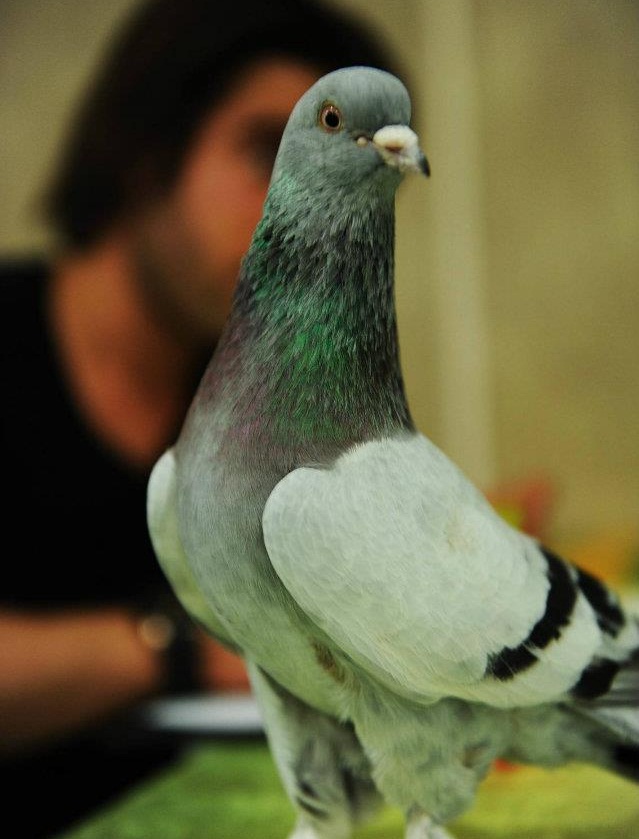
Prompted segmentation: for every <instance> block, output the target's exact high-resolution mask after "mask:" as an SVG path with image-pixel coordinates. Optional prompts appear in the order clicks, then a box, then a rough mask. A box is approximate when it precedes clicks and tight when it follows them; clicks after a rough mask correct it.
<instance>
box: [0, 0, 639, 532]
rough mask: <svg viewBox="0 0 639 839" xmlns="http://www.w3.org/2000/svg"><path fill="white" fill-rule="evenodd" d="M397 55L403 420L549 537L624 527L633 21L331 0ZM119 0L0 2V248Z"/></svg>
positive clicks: (572, 0)
mask: <svg viewBox="0 0 639 839" xmlns="http://www.w3.org/2000/svg"><path fill="white" fill-rule="evenodd" d="M341 4H342V5H345V6H347V7H351V8H354V9H355V10H357V11H360V12H361V13H362V14H363V15H365V16H369V17H370V19H371V20H372V22H373V23H374V24H375V25H377V26H380V27H381V28H382V30H383V31H384V33H385V34H386V35H387V37H388V38H389V40H390V41H391V43H392V44H393V46H395V48H396V49H397V50H399V51H400V52H401V55H402V58H403V60H404V61H405V63H406V66H407V69H408V71H409V77H410V80H411V86H412V88H413V94H414V98H415V100H416V103H417V106H418V118H417V126H416V127H417V128H418V130H419V132H420V134H421V135H422V136H423V144H424V146H425V148H426V150H427V153H428V155H429V157H430V159H431V164H432V168H433V178H432V179H431V182H430V183H426V182H418V181H417V180H414V181H412V182H410V183H407V184H405V185H404V187H403V188H402V192H401V195H400V201H399V214H398V305H399V312H400V327H401V333H402V348H403V355H404V362H405V367H406V376H407V382H408V388H409V395H410V401H411V405H412V407H413V411H414V413H415V416H416V419H417V421H418V424H419V425H420V427H421V428H422V430H424V431H425V432H426V433H428V434H430V435H431V436H432V437H433V438H434V439H435V440H436V441H437V442H438V443H439V444H440V445H442V447H443V448H445V449H446V450H447V451H448V452H449V453H450V454H451V455H452V456H453V458H454V459H455V460H457V461H458V462H459V463H460V465H461V466H462V467H463V468H465V469H466V470H467V471H468V472H469V473H470V474H471V475H472V476H473V477H474V478H476V479H477V480H478V481H480V482H481V483H482V484H486V485H488V484H490V485H492V484H494V483H495V482H497V481H502V480H506V479H510V478H520V477H525V476H528V475H531V474H539V473H543V474H547V475H549V476H550V477H551V478H552V479H553V481H555V483H556V486H557V489H558V492H559V494H558V498H557V506H556V509H555V513H554V519H553V521H554V527H553V533H554V535H555V536H556V537H558V538H570V537H573V536H582V535H583V536H587V535H589V534H596V533H599V532H601V531H604V530H609V529H613V528H619V527H623V528H627V527H633V528H636V529H637V530H639V520H638V517H637V507H638V505H637V501H638V499H639V420H638V414H639V363H638V361H637V359H638V358H639V328H638V327H639V166H638V164H637V150H638V149H639V120H638V119H637V115H638V113H639V74H638V73H637V67H639V19H638V18H637V15H636V5H635V4H633V3H632V2H630V0H587V2H584V0H534V1H533V0H529V2H527V0H475V2H472V1H471V0H466V2H462V0H430V2H426V0H423V2H420V0H377V2H376V3H375V4H373V3H370V2H368V0H366V1H365V0H342V3H341ZM130 5H131V0H110V2H108V3H107V2H96V3H87V2H85V0H3V3H2V5H1V6H0V16H1V20H0V113H1V114H2V121H1V129H0V130H1V131H2V134H1V136H0V143H1V146H0V147H1V148H2V163H1V165H0V194H2V196H3V201H2V202H1V205H0V248H1V249H2V250H3V251H7V250H8V249H12V250H15V249H19V250H25V249H29V248H30V247H32V246H34V245H41V244H42V243H43V242H44V241H45V240H46V233H45V231H44V230H43V228H42V227H41V226H39V225H38V224H37V222H36V220H35V218H34V216H33V205H34V200H35V197H36V195H37V191H38V187H39V185H40V184H41V183H42V180H43V178H44V176H45V174H46V172H47V170H48V168H49V166H50V163H51V160H52V159H53V155H54V153H55V149H56V147H57V144H58V143H59V139H60V136H61V133H62V130H63V126H64V121H65V119H66V116H67V114H68V112H69V109H70V108H71V106H72V103H73V101H74V99H75V97H76V96H77V94H78V91H79V90H80V89H81V87H82V83H83V79H84V76H85V74H86V72H87V71H88V69H89V68H90V66H91V64H92V62H93V59H94V57H95V55H96V50H97V49H98V46H99V45H100V44H101V42H102V40H103V38H104V37H105V36H106V33H108V31H109V27H110V25H111V24H112V22H113V21H115V20H117V19H118V18H119V17H120V15H121V14H122V12H123V11H124V10H125V9H127V8H128V7H129V6H130Z"/></svg>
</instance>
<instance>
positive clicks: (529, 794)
mask: <svg viewBox="0 0 639 839" xmlns="http://www.w3.org/2000/svg"><path fill="white" fill-rule="evenodd" d="M293 820H294V817H293V811H292V809H291V806H290V805H289V803H288V801H287V799H286V797H285V795H284V793H283V791H282V788H281V786H280V782H279V779H278V776H277V774H276V771H275V768H274V766H273V763H272V760H271V757H270V754H269V752H268V749H267V747H266V745H265V744H264V743H263V742H262V741H248V742H247V741H241V742H237V743H236V742H231V743H226V742H212V743H205V744H201V745H196V746H194V747H193V748H192V749H191V750H190V751H189V752H188V753H187V754H186V755H185V756H184V758H183V759H182V760H181V761H180V762H179V763H178V764H176V765H175V766H174V767H172V768H171V769H169V770H167V771H165V772H164V773H162V774H161V775H158V776H156V777H155V778H154V779H153V780H151V781H147V782H146V783H145V784H143V785H141V786H140V787H138V788H137V789H135V790H133V791H131V792H130V793H128V794H127V795H126V796H124V797H123V798H121V799H120V800H119V801H117V802H115V803H114V804H112V805H111V806H110V807H108V808H107V809H105V810H104V811H102V812H101V813H99V814H98V815H96V816H94V817H93V818H92V819H91V820H89V821H87V822H85V823H84V824H82V825H79V826H77V827H76V828H75V829H74V830H72V831H69V832H66V833H65V834H63V836H64V839H285V837H286V836H287V835H288V832H289V831H290V829H291V827H292V825H293ZM449 829H450V830H451V832H453V834H454V835H455V836H456V837H457V839H492V837H495V839H497V837H499V839H506V837H508V839H639V791H638V788H637V786H635V785H634V784H632V783H631V782H629V781H625V780H622V779H620V778H617V777H615V776H613V775H611V774H609V773H607V772H603V771H600V770H597V769H593V768H592V767H588V766H582V765H573V766H569V767H566V768H562V769H560V770H554V771H543V770H540V769H536V768H530V767H516V768H514V769H511V770H507V771H503V770H495V771H493V772H492V773H491V774H490V775H489V777H488V778H487V779H486V780H485V781H484V783H483V784H482V786H481V788H480V790H479V793H478V795H477V800H476V803H475V806H474V807H473V809H472V810H470V811H469V812H468V813H467V814H466V815H465V816H463V818H461V819H459V820H457V821H456V822H455V823H454V824H452V825H450V826H449ZM402 835H403V825H402V818H401V814H400V813H399V812H397V811H396V810H393V809H390V808H389V809H385V810H382V812H381V813H380V814H379V815H378V816H377V818H376V819H375V820H374V821H373V822H371V823H370V824H368V825H366V826H363V827H361V828H359V829H358V830H357V831H356V833H355V837H356V839H365V837H367V839H401V837H402Z"/></svg>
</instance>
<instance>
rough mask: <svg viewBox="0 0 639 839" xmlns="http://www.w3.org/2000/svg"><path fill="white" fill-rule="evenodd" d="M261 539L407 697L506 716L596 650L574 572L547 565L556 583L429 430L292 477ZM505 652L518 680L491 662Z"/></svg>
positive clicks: (544, 697)
mask: <svg viewBox="0 0 639 839" xmlns="http://www.w3.org/2000/svg"><path fill="white" fill-rule="evenodd" d="M263 530H264V539H265V544H266V548H267V551H268V554H269V557H270V559H271V562H272V564H273V567H274V568H275V570H276V572H277V574H278V575H279V576H280V578H281V579H282V581H283V582H284V584H285V586H286V587H287V589H288V590H289V592H290V593H291V595H292V596H293V597H294V598H295V600H296V601H297V602H298V604H299V605H300V606H301V607H302V609H304V610H305V612H306V613H307V614H308V615H309V616H310V617H311V618H312V620H313V621H314V622H315V623H316V624H317V625H318V626H319V627H321V629H322V630H324V631H325V632H326V633H327V634H328V635H329V636H330V637H331V638H332V639H333V641H334V642H335V643H336V645H337V646H338V647H339V648H340V649H341V650H343V652H344V653H346V655H348V656H349V657H350V658H351V659H352V660H353V661H355V662H356V663H357V664H358V665H360V666H361V667H363V668H364V669H365V670H367V671H368V672H369V673H371V674H374V675H375V677H376V678H378V679H380V680H381V681H383V682H384V683H386V684H387V685H389V686H392V687H393V688H394V689H395V690H396V691H399V692H402V693H404V694H405V695H411V696H415V697H416V698H417V697H419V698H420V699H422V700H425V701H428V700H429V699H436V698H439V697H441V696H445V695H454V696H459V697H462V698H468V699H475V700H479V701H484V702H488V703H489V704H493V705H499V706H505V707H508V706H515V705H527V704H535V703H539V702H543V701H552V700H554V699H557V698H559V697H561V696H562V695H564V694H565V693H566V692H567V691H569V689H570V688H571V687H572V686H573V685H574V684H575V682H577V680H578V679H579V677H580V676H581V673H582V671H583V670H584V669H585V668H586V667H587V666H588V664H589V662H590V661H591V659H592V658H593V655H595V653H596V651H597V649H598V648H599V646H600V644H601V631H600V629H599V627H598V626H597V621H596V619H595V616H594V612H593V610H592V608H591V607H590V604H589V603H588V601H587V600H586V599H585V598H584V597H583V596H582V595H581V593H579V592H578V590H577V587H576V586H575V585H574V582H573V579H572V577H571V575H570V574H571V572H569V571H568V570H567V568H566V566H565V565H564V564H563V563H561V562H560V561H558V560H555V559H554V558H552V557H550V559H551V560H554V561H555V563H556V565H557V567H556V569H555V571H556V575H557V576H558V577H559V578H560V579H559V582H558V583H557V582H555V583H554V584H553V580H552V574H551V573H550V566H549V558H548V556H547V555H546V554H545V553H544V552H543V551H542V550H541V549H540V548H539V546H538V545H537V543H536V542H535V541H534V540H532V539H530V538H529V537H526V536H524V535H523V534H521V533H519V532H518V531H516V530H514V529H513V528H511V527H510V526H509V525H507V524H506V522H504V521H503V520H502V519H501V518H500V517H499V516H498V515H497V514H496V513H495V512H494V511H493V510H492V508H491V507H490V505H489V504H488V502H487V501H486V500H485V499H484V498H483V496H482V495H481V494H480V493H479V492H478V491H477V490H476V489H475V488H474V487H473V486H472V484H471V483H470V482H469V481H468V480H467V479H466V478H465V477H464V475H463V474H462V473H461V472H460V471H459V470H458V469H457V468H456V467H455V466H454V465H453V464H452V463H451V462H450V461H449V460H448V459H447V458H446V456H445V455H443V454H442V453H441V452H440V451H439V450H438V449H437V448H436V447H435V446H434V445H433V444H432V443H430V442H429V441H428V440H427V439H426V438H425V437H423V436H421V435H417V434H415V435H405V436H402V437H398V438H393V439H387V440H380V441H373V442H368V443H365V444H362V445H359V446H356V447H354V448H352V449H350V450H349V451H348V452H346V453H345V454H344V455H342V456H341V457H340V458H339V459H338V460H337V461H336V462H335V464H334V465H333V466H332V467H331V468H328V469H317V468H299V469H296V470H295V471H293V472H291V473H290V474H289V475H287V476H286V477H285V478H284V479H283V480H282V481H280V483H279V484H278V485H277V486H276V487H275V488H274V490H273V492H272V493H271V495H270V497H269V499H268V501H267V504H266V507H265V510H264V515H263ZM562 585H563V587H564V588H565V589H566V597H565V598H563V599H565V600H566V603H565V611H566V614H563V613H562V594H561V591H559V594H558V593H557V591H552V589H553V588H558V589H559V590H560V589H561V586H562ZM568 587H569V588H570V592H568V591H567V589H568ZM571 598H572V602H570V601H571ZM549 609H550V610H553V609H554V612H556V613H557V614H554V613H553V614H550V615H549V614H548V610H549ZM553 621H555V622H556V624H557V626H556V632H554V631H553V625H552V624H553ZM549 624H550V637H544V639H543V641H544V643H543V644H541V645H540V649H536V650H535V651H534V656H529V648H530V646H531V644H533V642H534V640H535V637H534V631H535V628H537V629H536V632H537V634H538V635H539V636H540V637H541V635H545V636H548V633H549V630H548V625H549ZM540 627H541V628H542V629H543V630H544V632H541V631H540ZM531 636H532V637H531ZM504 651H505V652H506V653H509V655H506V656H505V658H504V659H503V661H502V664H503V663H504V662H505V664H504V666H506V667H510V666H511V664H510V662H511V659H512V673H510V672H508V673H506V674H504V673H503V672H502V673H500V672H499V668H498V667H493V665H495V663H496V662H499V661H500V655H501V654H503V653H504ZM527 656H529V658H531V659H532V663H531V661H528V660H526V657H527ZM491 667H492V668H493V670H494V672H493V671H491ZM496 674H497V675H496Z"/></svg>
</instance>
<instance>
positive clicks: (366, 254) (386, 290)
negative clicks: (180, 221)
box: [219, 182, 412, 445]
mask: <svg viewBox="0 0 639 839" xmlns="http://www.w3.org/2000/svg"><path fill="white" fill-rule="evenodd" d="M358 197H359V203H358V202H356V201H355V200H354V199H350V203H349V198H348V196H346V195H344V196H342V197H340V199H335V200H330V201H325V203H324V206H322V203H321V202H320V201H318V200H317V196H304V195H300V194H299V192H298V191H296V190H294V189H291V188H290V185H289V184H287V183H286V182H284V183H283V184H281V189H277V188H275V189H274V188H271V191H270V194H269V200H268V202H267V205H266V206H265V211H264V215H263V218H262V221H261V222H260V224H259V226H258V228H257V230H256V233H255V235H254V238H253V242H252V245H251V248H250V250H249V253H248V254H247V256H246V258H245V260H244V264H243V267H242V275H241V278H240V283H239V286H238V290H237V294H236V298H235V302H234V308H233V313H232V315H231V319H230V322H229V324H228V329H227V331H226V334H225V337H224V339H223V346H222V347H221V348H220V350H221V351H220V354H219V362H220V364H221V369H220V371H219V372H220V374H221V375H222V376H224V371H225V369H226V372H227V373H228V377H229V378H228V379H227V382H226V384H227V385H231V388H232V390H233V391H234V392H235V395H236V396H237V393H238V392H239V393H241V394H242V396H241V397H240V399H239V401H237V400H236V399H234V412H235V416H234V422H233V424H234V426H235V427H237V428H238V429H244V431H245V432H246V430H247V429H255V430H256V432H257V433H262V434H266V435H267V436H268V437H270V438H271V439H273V441H274V443H278V442H280V443H281V442H282V441H291V442H292V443H293V444H294V445H299V444H300V443H303V442H304V441H305V440H312V441H315V442H318V441H319V442H326V443H344V442H352V441H356V440H361V439H368V438H370V437H375V436H381V435H384V434H387V433H392V432H393V431H396V430H398V429H400V428H406V427H412V425H411V420H410V417H409V412H408V407H407V403H406V398H405V394H404V387H403V383H402V376H401V371H400V364H399V354H398V343H397V326H396V317H395V305H394V296H393V295H394V287H393V252H394V200H393V196H392V194H391V195H388V196H385V198H384V200H381V198H380V197H379V194H376V195H374V196H370V197H369V198H368V199H367V200H366V201H362V198H361V196H358ZM374 198H375V199H376V203H373V200H374ZM362 204H364V206H362ZM238 378H239V381H238ZM233 381H235V384H236V385H237V384H240V388H239V389H238V388H236V387H232V384H233Z"/></svg>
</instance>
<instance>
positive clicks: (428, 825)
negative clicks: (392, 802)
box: [405, 810, 454, 839]
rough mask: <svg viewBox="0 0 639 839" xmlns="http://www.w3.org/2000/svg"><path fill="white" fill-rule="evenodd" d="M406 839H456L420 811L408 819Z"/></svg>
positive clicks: (412, 813) (413, 813) (414, 812)
mask: <svg viewBox="0 0 639 839" xmlns="http://www.w3.org/2000/svg"><path fill="white" fill-rule="evenodd" d="M405 839H454V837H453V836H451V834H450V833H449V832H448V831H447V830H444V828H443V827H442V826H441V825H439V824H437V823H436V822H434V821H433V820H432V819H431V817H430V816H427V815H426V814H425V813H423V812H421V810H420V811H412V812H411V813H410V814H409V816H408V818H407V819H406V834H405Z"/></svg>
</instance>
